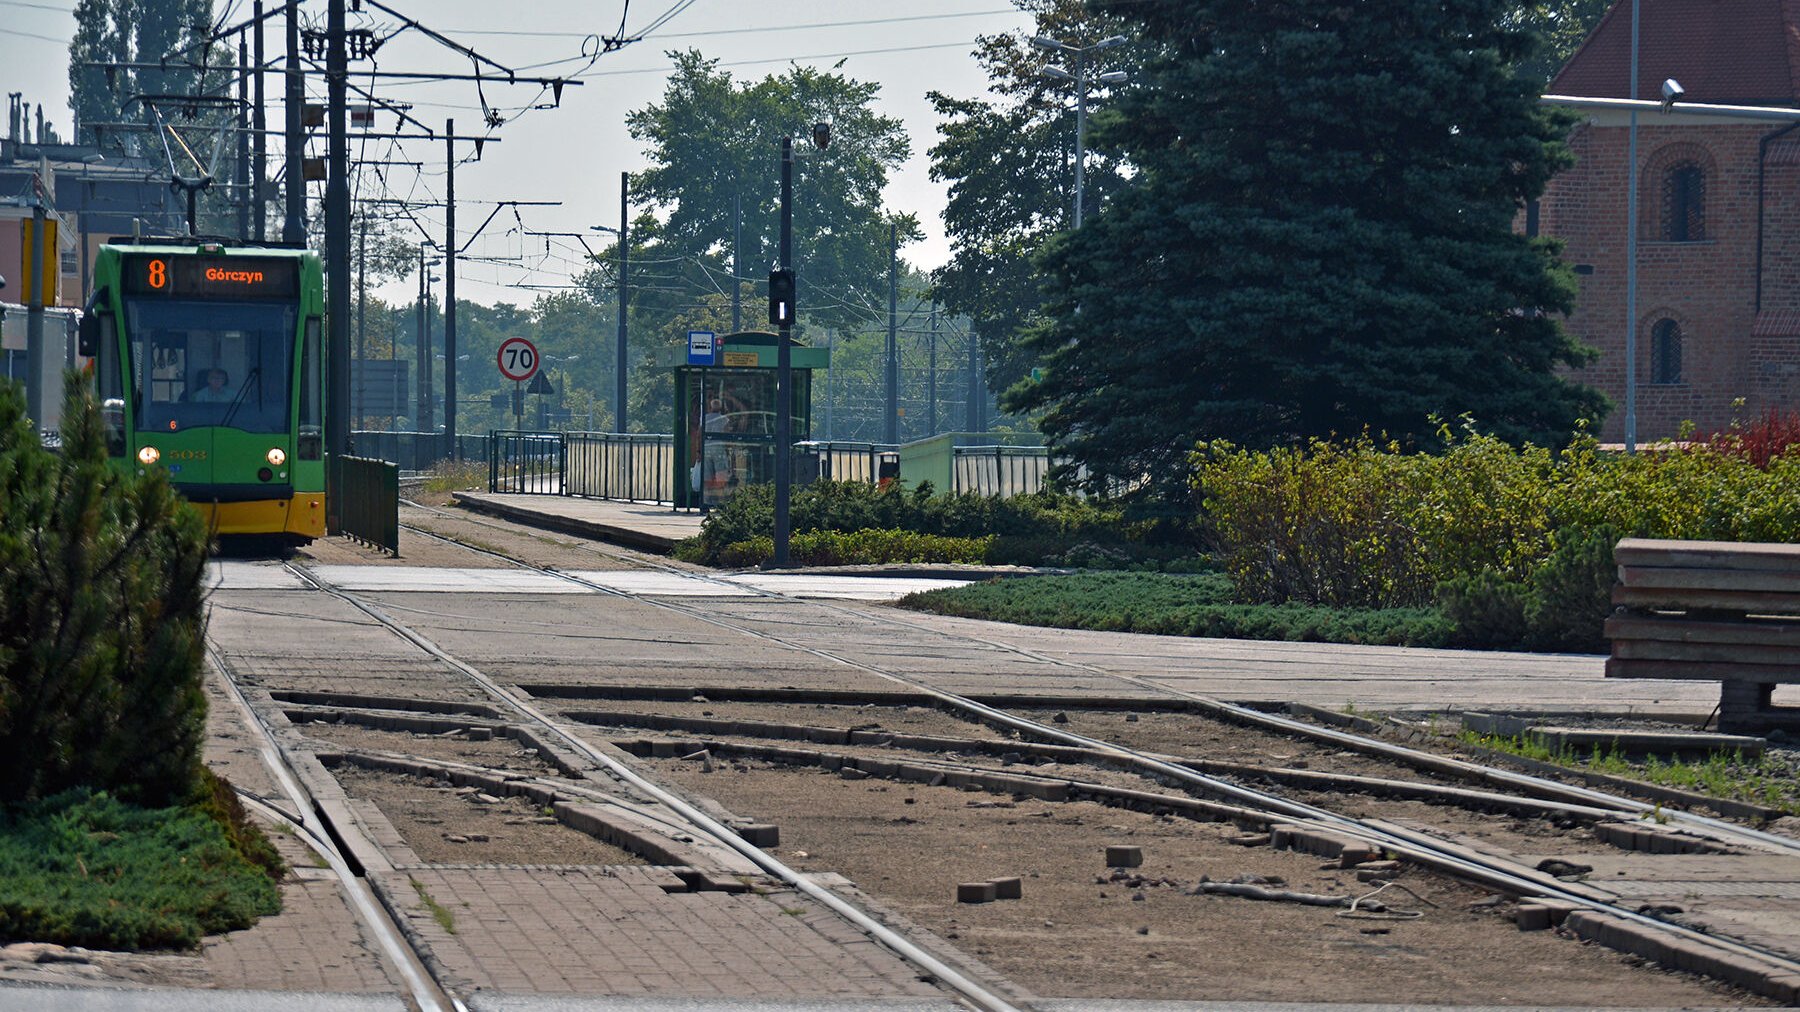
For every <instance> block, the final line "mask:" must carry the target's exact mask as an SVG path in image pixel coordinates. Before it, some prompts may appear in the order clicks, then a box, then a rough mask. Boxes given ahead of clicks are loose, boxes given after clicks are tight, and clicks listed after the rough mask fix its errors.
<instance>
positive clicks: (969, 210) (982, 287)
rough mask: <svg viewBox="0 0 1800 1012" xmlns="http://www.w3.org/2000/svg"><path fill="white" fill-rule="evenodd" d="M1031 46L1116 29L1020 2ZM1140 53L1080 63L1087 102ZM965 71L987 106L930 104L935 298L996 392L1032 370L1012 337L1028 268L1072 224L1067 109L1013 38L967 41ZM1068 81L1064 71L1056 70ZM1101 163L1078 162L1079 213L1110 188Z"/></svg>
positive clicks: (1030, 300) (1025, 301)
mask: <svg viewBox="0 0 1800 1012" xmlns="http://www.w3.org/2000/svg"><path fill="white" fill-rule="evenodd" d="M1018 3H1019V5H1020V6H1021V7H1023V8H1024V9H1026V10H1028V11H1030V12H1031V13H1032V15H1033V17H1034V21H1035V26H1034V31H1035V32H1036V33H1037V34H1038V35H1044V36H1049V37H1050V38H1053V39H1059V40H1063V41H1066V42H1067V43H1069V44H1070V45H1076V46H1088V45H1092V44H1094V43H1095V42H1098V41H1100V40H1101V39H1103V38H1106V37H1108V36H1111V35H1114V34H1117V33H1118V32H1119V31H1120V30H1121V29H1122V28H1123V27H1124V26H1123V25H1122V24H1121V23H1120V21H1119V20H1118V19H1117V18H1112V17H1107V16H1104V15H1096V14H1095V13H1093V12H1092V11H1090V10H1089V9H1088V6H1087V4H1086V3H1084V2H1083V0H1018ZM1141 50H1142V47H1141V46H1128V47H1116V48H1111V49H1105V50H1099V51H1096V52H1094V53H1091V54H1089V62H1088V66H1087V77H1088V100H1089V102H1090V103H1091V104H1092V107H1093V108H1094V109H1098V108H1099V107H1100V105H1102V104H1104V103H1105V102H1107V101H1108V100H1109V99H1108V94H1109V93H1110V92H1111V91H1112V90H1113V89H1112V87H1111V86H1109V85H1107V84H1104V83H1101V82H1099V81H1098V80H1097V78H1098V77H1099V75H1100V74H1103V73H1106V72H1107V71H1113V70H1120V69H1124V68H1127V67H1129V66H1130V65H1131V64H1132V63H1134V62H1135V61H1136V59H1137V58H1138V57H1139V56H1140V55H1141ZM974 55H975V60H976V62H977V63H979V64H980V65H981V67H982V68H983V69H984V70H985V71H986V72H987V75H988V80H989V82H990V85H989V87H990V89H991V90H992V91H993V92H994V93H995V95H996V97H995V98H993V99H966V98H953V97H951V96H948V95H945V94H942V93H941V92H936V91H934V92H931V93H929V94H928V95H927V96H926V97H927V98H928V99H930V101H931V103H932V105H933V107H935V109H936V110H937V114H938V119H939V122H938V133H939V134H940V135H941V139H940V140H939V141H938V143H937V144H936V145H935V146H933V147H932V149H931V177H932V178H933V179H936V180H938V181H939V182H945V183H948V184H949V187H950V193H949V201H948V203H947V204H946V206H945V207H944V231H945V232H946V233H947V235H948V237H949V239H950V260H949V262H947V263H946V264H944V266H942V267H940V268H939V269H938V270H937V272H936V273H935V274H934V276H933V281H934V282H935V284H934V286H933V288H934V291H935V294H936V295H937V298H938V300H939V301H940V302H942V303H943V304H944V305H945V306H946V307H947V308H948V309H950V311H951V312H954V313H964V314H967V315H968V316H969V317H970V319H971V320H972V321H973V322H974V326H975V329H976V333H977V334H978V335H979V338H980V341H981V347H982V352H983V353H984V356H985V358H986V360H987V363H988V368H987V378H988V382H989V383H990V384H991V385H993V386H994V387H997V388H1001V389H1004V388H1005V387H1007V386H1010V385H1011V384H1013V383H1014V382H1016V381H1018V380H1019V379H1020V378H1022V377H1023V376H1025V375H1026V373H1028V372H1030V370H1031V367H1032V366H1033V365H1034V364H1036V363H1035V361H1034V359H1033V357H1032V356H1031V355H1029V354H1025V353H1023V351H1024V350H1023V349H1022V348H1021V347H1020V345H1019V343H1018V339H1019V336H1020V334H1022V333H1023V332H1024V331H1025V329H1026V328H1027V327H1028V326H1030V325H1031V324H1033V323H1034V322H1036V321H1037V320H1038V318H1039V309H1040V307H1041V306H1042V304H1043V295H1042V293H1041V292H1040V291H1039V283H1038V276H1037V272H1036V270H1035V269H1034V268H1033V267H1032V263H1031V258H1032V256H1033V255H1034V254H1035V253H1036V252H1037V250H1038V247H1040V246H1041V245H1043V242H1044V240H1045V239H1047V238H1048V237H1049V236H1051V235H1052V234H1054V233H1056V232H1058V231H1060V230H1062V229H1065V228H1068V227H1069V226H1070V224H1071V218H1072V212H1073V208H1074V201H1075V130H1076V124H1075V107H1074V105H1075V102H1074V95H1073V93H1072V88H1071V87H1070V86H1069V85H1068V84H1067V83H1064V82H1061V81H1053V80H1051V79H1049V78H1047V77H1045V76H1044V74H1043V70H1044V68H1045V67H1047V66H1050V65H1052V64H1057V63H1066V62H1068V61H1067V60H1066V59H1065V58H1064V57H1062V56H1061V55H1060V54H1051V53H1048V52H1046V51H1044V50H1043V49H1040V48H1037V47H1035V46H1032V45H1031V44H1029V43H1028V42H1027V41H1026V40H1025V39H1024V38H1022V37H1021V36H1019V35H1013V34H1010V33H1008V34H1000V35H987V36H982V37H981V38H979V39H977V40H976V48H975V54H974ZM1065 69H1068V70H1073V69H1074V68H1073V67H1068V68H1065ZM1120 178H1122V177H1121V175H1120V167H1119V165H1118V163H1117V161H1116V160H1115V159H1113V158H1111V157H1109V156H1108V153H1107V152H1105V151H1090V152H1089V153H1088V157H1087V166H1086V179H1085V186H1084V189H1085V191H1086V192H1085V194H1084V196H1083V203H1084V204H1085V205H1086V213H1089V214H1091V213H1092V212H1093V210H1094V209H1095V208H1097V207H1099V206H1100V204H1101V203H1102V202H1103V201H1104V200H1105V199H1106V196H1107V194H1109V193H1110V192H1111V191H1112V189H1113V187H1114V186H1115V185H1117V183H1118V181H1119V180H1120Z"/></svg>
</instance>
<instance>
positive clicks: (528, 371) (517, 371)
mask: <svg viewBox="0 0 1800 1012" xmlns="http://www.w3.org/2000/svg"><path fill="white" fill-rule="evenodd" d="M498 357H499V361H500V375H502V376H505V377H506V378H507V379H509V380H513V381H514V382H518V383H523V382H525V381H526V380H528V379H530V378H531V377H532V375H533V374H535V373H536V372H537V369H538V350H537V345H535V344H532V343H531V342H530V341H527V340H525V339H524V338H522V337H509V338H507V339H506V340H504V341H501V342H500V355H499V356H498Z"/></svg>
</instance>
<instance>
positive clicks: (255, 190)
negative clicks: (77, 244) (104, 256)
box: [83, 0, 269, 260]
mask: <svg viewBox="0 0 1800 1012" xmlns="http://www.w3.org/2000/svg"><path fill="white" fill-rule="evenodd" d="M255 10H256V49H255V50H254V52H255V54H256V79H255V84H256V91H255V95H256V100H255V101H254V102H253V103H252V104H251V106H250V143H252V144H253V145H255V148H256V155H255V158H254V160H253V161H252V164H251V171H250V176H251V178H252V180H253V182H252V184H251V187H250V207H251V215H252V220H251V223H250V228H251V235H252V237H253V238H255V239H256V241H257V242H262V241H263V240H265V239H267V238H268V237H269V208H268V206H267V205H266V204H265V203H264V201H263V180H265V179H267V178H269V141H268V138H267V137H266V136H265V131H267V129H268V126H269V112H268V108H267V106H266V105H265V104H264V103H265V102H266V101H267V99H268V96H267V95H266V94H264V86H263V60H264V59H265V58H266V57H265V54H264V52H263V5H262V0H256V8H255ZM83 259H84V260H85V259H86V257H85V255H84V256H83Z"/></svg>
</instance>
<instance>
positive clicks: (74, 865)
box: [0, 788, 281, 949]
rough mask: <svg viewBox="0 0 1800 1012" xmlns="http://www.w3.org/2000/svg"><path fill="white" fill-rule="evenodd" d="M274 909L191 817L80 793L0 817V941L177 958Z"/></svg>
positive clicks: (244, 869)
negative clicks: (158, 952) (174, 953)
mask: <svg viewBox="0 0 1800 1012" xmlns="http://www.w3.org/2000/svg"><path fill="white" fill-rule="evenodd" d="M265 846H266V844H265ZM280 906H281V903H280V896H279V894H278V893H277V891H276V888H275V882H274V881H273V880H272V879H271V877H270V875H269V873H268V870H267V869H264V868H259V867H257V866H256V865H254V864H252V863H251V862H250V861H249V860H247V859H246V858H245V857H244V855H243V854H242V853H240V852H239V850H238V848H237V847H235V846H233V843H232V841H231V839H230V837H229V835H228V834H227V832H226V827H225V826H224V825H222V824H221V823H220V822H219V821H218V820H217V819H215V818H213V817H211V816H210V815H209V814H207V813H206V812H205V811H203V810H201V809H199V808H196V807H192V806H179V805H178V806H169V807H165V808H145V807H142V806H138V805H132V804H127V803H126V802H123V801H121V800H120V799H118V798H116V797H114V796H112V795H109V794H106V793H104V792H95V791H91V790H88V789H86V788H78V789H75V790H71V791H65V792H63V793H61V794H58V795H55V796H53V797H50V798H46V799H44V800H41V801H33V802H28V803H23V804H16V805H11V806H7V807H5V808H0V943H4V942H10V941H16V940H21V939H29V940H32V941H40V942H53V943H56V944H59V945H80V946H84V947H87V948H101V949H167V948H182V949H185V948H192V947H193V946H195V945H197V944H199V942H200V937H201V936H202V935H206V934H213V933H217V932H222V931H231V930H235V929H238V928H245V927H249V926H250V924H252V923H253V922H254V921H255V920H256V918H257V917H259V916H262V915H265V914H272V913H275V912H276V911H277V910H278V909H280Z"/></svg>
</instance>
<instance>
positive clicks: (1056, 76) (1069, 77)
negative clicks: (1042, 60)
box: [1038, 67, 1075, 81]
mask: <svg viewBox="0 0 1800 1012" xmlns="http://www.w3.org/2000/svg"><path fill="white" fill-rule="evenodd" d="M1038 73H1040V74H1042V75H1044V76H1045V77H1048V78H1049V79H1051V80H1052V81H1073V80H1075V75H1074V74H1071V73H1069V72H1068V71H1066V70H1064V69H1062V68H1061V67H1045V68H1044V69H1042V70H1040V71H1038Z"/></svg>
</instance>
